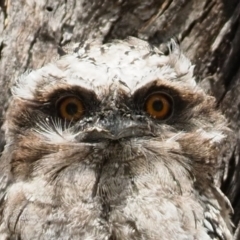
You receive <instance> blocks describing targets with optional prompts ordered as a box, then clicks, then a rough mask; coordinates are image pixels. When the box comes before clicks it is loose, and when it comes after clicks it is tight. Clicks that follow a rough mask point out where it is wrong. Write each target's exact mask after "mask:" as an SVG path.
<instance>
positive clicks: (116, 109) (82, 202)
mask: <svg viewBox="0 0 240 240" xmlns="http://www.w3.org/2000/svg"><path fill="white" fill-rule="evenodd" d="M169 49H170V53H169V54H167V55H165V54H163V53H162V52H161V51H160V50H159V49H157V48H155V47H152V46H149V45H148V43H146V42H144V41H141V40H138V39H135V38H129V39H128V40H126V41H114V42H112V43H108V44H104V45H101V44H100V43H97V42H92V43H86V44H84V45H83V46H75V48H74V52H73V53H70V54H67V55H65V56H62V57H61V58H60V59H59V60H57V61H55V62H53V63H50V64H48V65H46V66H45V67H43V68H41V69H39V70H36V71H32V72H30V73H26V74H25V75H24V76H22V77H21V78H20V79H19V80H18V82H17V83H16V86H15V87H13V89H12V92H13V97H12V101H11V104H10V107H9V109H8V112H7V116H6V122H5V124H4V130H5V134H6V141H7V144H6V147H5V150H4V152H3V155H2V157H1V162H0V169H1V170H0V171H1V172H0V174H1V185H0V199H1V202H0V203H1V208H0V209H1V212H2V214H1V217H0V223H1V225H0V239H10V238H11V239H13V238H14V237H16V239H24V240H27V239H88V240H90V239H92V240H93V239H98V240H99V239H106V240H107V239H109V240H110V239H111V240H113V239H116V240H119V239H136V240H137V239H138V240H141V239H142V240H143V239H146V240H153V239H156V240H159V239H162V240H169V239H176V240H182V239H185V240H189V239H192V240H195V239H232V235H231V221H230V216H229V215H230V214H231V206H230V204H229V201H228V199H227V198H226V197H225V196H224V195H223V193H222V192H221V191H220V189H219V188H218V182H219V179H220V178H221V176H222V173H223V168H224V164H225V163H224V162H223V160H222V159H223V157H222V155H223V154H224V151H225V146H226V144H225V143H226V142H227V135H228V134H229V131H228V128H227V127H226V121H225V119H224V117H223V116H222V115H221V114H220V113H219V112H217V111H216V110H215V101H214V98H213V97H210V96H208V95H206V94H205V93H204V91H203V90H201V89H200V88H199V87H198V86H197V85H196V83H195V80H194V77H193V66H192V65H191V63H190V62H189V60H188V59H187V58H186V57H185V56H184V55H182V54H181V52H180V50H179V47H178V46H177V45H176V44H175V43H174V42H173V41H172V42H171V43H170V47H169ZM154 94H156V96H157V99H158V97H159V94H160V96H163V99H165V100H163V101H162V100H161V101H160V103H159V101H155V100H153V104H152V105H151V104H150V109H151V108H154V111H157V113H158V112H159V111H162V105H164V104H165V105H166V109H167V113H168V115H164V117H161V118H158V117H156V115H154V114H151V111H150V110H149V109H148V103H149V99H151V97H152V96H155V95H154ZM69 96H70V97H73V98H74V102H71V104H70V105H69V104H68V102H67V103H66V104H65V105H64V104H63V103H62V102H63V101H65V99H66V97H69ZM76 99H79V101H80V103H79V102H78V100H76ZM166 99H167V100H166ZM71 101H73V100H71ZM75 101H77V104H75ZM164 101H165V102H164ZM150 103H151V102H150ZM159 104H160V105H159ZM165 105H164V106H165ZM65 106H66V107H65ZM61 108H63V113H62V112H61V114H59V111H62V110H61ZM75 108H79V109H81V108H82V109H83V110H82V111H80V110H79V111H80V112H77V113H76V114H77V115H76V116H77V117H76V118H75V119H74V120H69V121H67V120H68V119H67V118H66V119H64V117H63V116H65V112H66V111H67V116H68V115H69V114H70V112H71V111H73V112H74V111H75V110H74V109H75ZM59 109H60V110H59ZM69 109H70V110H69ZM159 109H160V110H159ZM169 109H170V110H169ZM78 114H79V115H78Z"/></svg>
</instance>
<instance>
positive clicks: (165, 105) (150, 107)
mask: <svg viewBox="0 0 240 240" xmlns="http://www.w3.org/2000/svg"><path fill="white" fill-rule="evenodd" d="M172 105H173V102H172V98H171V97H170V96H169V95H167V94H165V93H162V92H157V93H154V94H151V95H150V96H148V97H147V99H146V102H145V110H146V112H147V113H148V114H149V115H150V116H151V117H152V118H156V119H159V120H164V119H166V118H168V117H169V116H170V115H171V113H172V107H173V106H172Z"/></svg>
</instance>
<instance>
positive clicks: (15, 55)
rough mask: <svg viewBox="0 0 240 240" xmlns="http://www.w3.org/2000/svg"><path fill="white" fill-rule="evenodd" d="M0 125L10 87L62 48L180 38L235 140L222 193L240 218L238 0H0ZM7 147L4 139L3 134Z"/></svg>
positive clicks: (239, 39)
mask: <svg viewBox="0 0 240 240" xmlns="http://www.w3.org/2000/svg"><path fill="white" fill-rule="evenodd" d="M0 33H1V35H0V119H2V121H1V122H0V124H1V125H2V122H3V121H4V112H5V110H6V108H7V105H8V99H9V96H10V91H9V89H10V86H11V84H12V83H13V82H14V81H15V80H16V79H17V78H18V76H19V75H21V74H22V73H23V72H25V71H26V70H27V69H36V68H39V67H41V66H42V65H44V64H45V63H47V62H49V61H51V59H53V57H54V56H57V54H58V50H59V46H65V45H66V44H67V43H69V42H80V41H84V40H86V39H92V38H100V39H101V40H102V42H106V41H110V40H111V39H115V38H118V39H123V38H126V37H127V36H129V35H130V36H137V37H139V38H142V39H145V40H148V41H149V42H151V43H153V44H156V45H160V44H161V43H164V42H166V41H167V40H169V39H170V38H171V37H177V38H178V39H179V42H180V43H181V47H182V50H183V51H184V52H185V54H186V55H187V56H188V57H189V58H190V59H191V60H192V62H193V63H194V64H195V65H196V67H195V73H196V76H197V80H198V81H199V82H200V84H201V85H202V86H203V87H204V88H205V90H206V91H208V92H209V93H211V94H213V95H214V96H215V97H216V98H217V103H218V107H219V108H220V109H221V110H222V111H223V113H224V114H225V115H226V117H227V118H228V119H229V122H230V125H231V127H232V128H233V129H234V132H235V133H236V139H233V140H232V147H231V148H230V149H229V154H228V155H227V156H226V158H227V160H228V162H229V172H228V175H226V177H225V179H224V181H223V184H222V189H223V190H224V192H225V193H226V194H227V196H228V197H229V198H230V201H231V202H232V204H233V207H234V209H235V214H234V216H233V222H234V223H235V224H237V223H238V221H239V218H240V199H239V197H240V166H239V165H240V164H239V147H238V145H239V135H240V134H239V129H240V121H239V119H240V117H239V113H240V111H239V104H240V97H239V96H240V64H239V62H240V2H239V0H175V1H173V0H129V1H127V0H125V1H124V0H58V1H50V0H49V1H48V0H0ZM0 139H1V142H0V145H1V146H4V134H3V133H1V135H0Z"/></svg>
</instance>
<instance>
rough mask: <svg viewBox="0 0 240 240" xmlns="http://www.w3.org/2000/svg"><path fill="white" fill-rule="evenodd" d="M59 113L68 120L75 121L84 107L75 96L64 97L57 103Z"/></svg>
mask: <svg viewBox="0 0 240 240" xmlns="http://www.w3.org/2000/svg"><path fill="white" fill-rule="evenodd" d="M58 111H59V115H60V116H61V117H62V118H64V119H66V120H68V121H77V120H79V119H80V118H81V117H82V116H83V114H84V107H83V104H82V102H81V100H80V99H78V98H77V97H66V98H64V99H62V100H61V101H60V103H59V104H58Z"/></svg>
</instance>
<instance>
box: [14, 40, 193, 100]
mask: <svg viewBox="0 0 240 240" xmlns="http://www.w3.org/2000/svg"><path fill="white" fill-rule="evenodd" d="M176 50H177V49H176ZM176 52H177V53H178V51H176ZM175 55H176V56H177V58H179V56H180V55H179V54H170V56H169V55H164V54H163V53H161V52H160V51H159V50H158V49H157V48H154V47H150V46H149V45H148V44H147V43H145V42H140V44H139V45H136V46H134V45H133V44H130V43H129V42H127V41H120V42H117V43H116V42H114V43H111V44H104V45H97V44H96V45H94V44H93V46H91V47H85V48H84V47H82V48H80V49H79V50H78V51H75V52H74V53H73V54H68V55H65V56H63V57H61V58H60V59H59V60H57V61H55V62H53V63H50V64H48V65H46V66H44V67H43V68H41V69H39V70H36V71H33V72H31V73H30V74H28V75H27V76H26V75H25V76H23V77H22V79H20V80H19V81H18V85H17V87H15V88H14V89H13V93H14V94H15V95H18V96H19V97H22V98H27V99H34V97H36V89H37V91H38V92H39V89H40V91H41V92H42V93H44V91H45V92H46V93H47V92H50V91H53V90H54V89H55V88H56V87H57V86H58V87H59V88H60V87H63V88H64V86H66V87H68V88H70V87H71V86H74V87H76V86H80V87H81V88H86V89H88V90H91V91H96V90H97V91H96V93H97V95H99V96H100V97H101V95H104V94H106V91H107V90H109V91H110V89H111V91H112V90H113V89H114V90H118V89H119V90H121V91H124V92H126V93H130V94H131V93H133V92H135V91H136V90H137V89H138V88H140V87H142V86H144V85H145V84H148V83H149V82H153V81H155V80H159V79H160V80H162V81H166V82H168V81H172V80H174V81H175V80H176V79H178V76H183V75H186V78H188V79H191V72H192V71H191V69H190V66H191V64H190V63H189V62H188V61H187V60H185V59H184V58H182V59H183V60H184V61H179V62H181V63H180V65H179V66H178V65H177V64H176V61H175V60H176V59H174V58H175ZM173 57H174V58H173ZM182 63H183V64H182ZM189 69H190V70H189ZM187 73H190V74H187ZM188 79H187V80H188ZM188 82H189V81H187V84H188ZM191 84H192V85H193V86H195V81H194V80H192V83H191ZM113 86H114V87H113Z"/></svg>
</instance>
